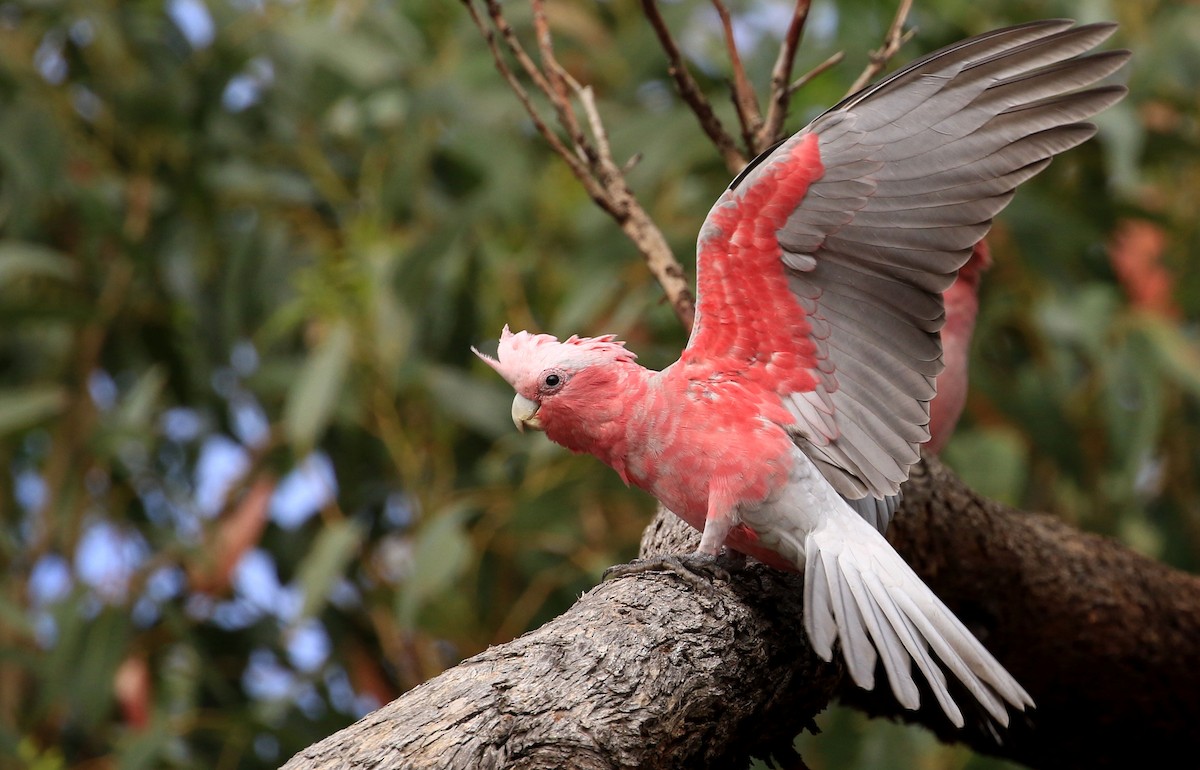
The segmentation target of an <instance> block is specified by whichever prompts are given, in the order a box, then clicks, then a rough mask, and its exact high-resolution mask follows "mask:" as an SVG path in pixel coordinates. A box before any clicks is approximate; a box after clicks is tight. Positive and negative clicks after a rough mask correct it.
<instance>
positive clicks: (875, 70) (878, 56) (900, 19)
mask: <svg viewBox="0 0 1200 770" xmlns="http://www.w3.org/2000/svg"><path fill="white" fill-rule="evenodd" d="M911 10H912V0H900V7H899V8H897V9H896V16H895V17H894V18H893V19H892V25H891V26H890V27H888V31H887V34H885V35H884V36H883V45H881V46H880V47H879V48H877V49H875V50H874V51H872V52H871V54H870V56H869V58H868V61H867V66H866V67H865V68H864V69H863V71H862V72H861V73H859V76H858V78H857V79H856V80H855V81H854V84H853V85H851V86H850V88H849V90H847V91H846V96H849V95H850V94H853V93H855V92H857V91H861V90H862V89H863V88H865V87H866V86H867V84H868V83H870V82H871V81H872V80H874V79H875V76H876V75H878V74H879V73H880V72H883V68H884V67H886V66H887V63H888V61H889V60H891V58H892V57H893V56H895V55H896V52H897V51H899V50H900V48H901V47H902V46H903V45H904V44H905V43H907V42H908V41H909V40H910V39H911V38H912V36H913V33H914V31H915V30H911V29H910V30H909V31H907V32H905V31H904V23H905V22H906V21H908V12H909V11H911Z"/></svg>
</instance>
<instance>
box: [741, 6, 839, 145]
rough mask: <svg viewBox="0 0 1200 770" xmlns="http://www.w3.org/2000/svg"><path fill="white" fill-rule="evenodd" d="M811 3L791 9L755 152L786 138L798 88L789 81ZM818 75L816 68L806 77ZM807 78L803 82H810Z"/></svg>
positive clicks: (772, 71) (773, 71) (773, 69)
mask: <svg viewBox="0 0 1200 770" xmlns="http://www.w3.org/2000/svg"><path fill="white" fill-rule="evenodd" d="M811 6H812V0H796V6H795V7H794V8H793V9H792V20H791V22H790V23H789V24H788V28H787V32H786V33H785V34H784V36H783V42H782V43H781V44H780V46H779V56H778V57H777V58H776V59H775V66H774V67H773V68H772V69H771V96H770V100H769V102H768V104H767V118H766V120H765V121H764V122H763V124H762V127H761V128H760V129H759V131H758V135H757V137H755V147H754V152H756V153H757V152H762V151H763V150H764V149H766V148H767V147H770V146H771V145H773V144H775V143H776V142H777V141H779V140H780V139H782V138H783V136H782V134H783V121H784V119H785V118H787V113H788V105H789V103H790V101H791V97H792V94H794V93H795V92H796V90H797V89H798V88H799V86H797V85H796V84H795V83H793V84H791V85H789V84H788V80H789V79H790V78H791V76H792V66H793V65H794V64H795V62H796V52H797V51H798V50H799V48H800V38H801V37H802V36H803V35H804V25H805V23H806V22H807V21H808V11H809V8H810V7H811ZM827 61H828V60H827ZM835 63H836V62H835ZM829 66H833V65H832V64H831V65H829ZM826 69H828V67H826ZM822 71H823V70H822ZM817 74H820V73H817V72H816V71H815V70H814V71H813V72H810V73H809V75H808V76H806V77H808V80H812V78H813V77H816V75H817ZM808 80H805V81H804V82H805V83H807V82H808ZM797 82H799V81H797Z"/></svg>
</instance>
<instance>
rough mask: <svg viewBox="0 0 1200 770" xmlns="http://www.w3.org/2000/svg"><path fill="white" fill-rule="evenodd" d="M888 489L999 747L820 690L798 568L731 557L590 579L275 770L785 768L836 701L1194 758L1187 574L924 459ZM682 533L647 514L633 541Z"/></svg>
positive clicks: (1135, 756) (1050, 763) (1016, 741)
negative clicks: (998, 705)
mask: <svg viewBox="0 0 1200 770" xmlns="http://www.w3.org/2000/svg"><path fill="white" fill-rule="evenodd" d="M905 495H906V496H905V503H904V507H903V508H902V510H901V512H900V515H899V516H898V517H897V520H896V522H895V523H894V524H893V528H892V532H891V534H890V537H891V539H892V541H893V542H894V543H895V544H896V546H897V548H898V549H899V550H900V551H901V553H902V554H904V556H905V558H906V559H908V560H909V562H910V563H911V564H912V565H913V567H914V568H915V569H916V570H917V571H918V573H920V574H921V575H922V577H923V578H924V579H925V580H926V581H927V582H929V584H930V585H931V586H932V587H933V588H934V589H935V590H936V591H937V592H938V594H939V595H940V596H941V597H942V598H943V599H944V600H945V601H946V602H947V604H949V606H950V607H951V608H952V609H953V610H954V611H955V612H956V613H957V614H958V615H959V617H960V618H961V619H962V620H963V621H964V622H965V623H966V624H967V625H968V626H969V627H970V628H971V629H972V630H973V631H974V632H975V633H976V634H977V635H978V636H979V637H980V639H981V640H983V641H984V643H985V644H986V645H987V646H988V647H989V649H991V650H992V651H993V653H995V654H996V656H997V657H998V658H999V659H1000V660H1001V662H1003V663H1004V665H1005V666H1006V667H1007V668H1008V669H1009V671H1011V672H1012V673H1013V674H1014V676H1016V677H1017V679H1018V680H1020V681H1021V683H1022V684H1023V685H1024V686H1025V687H1026V688H1027V689H1028V690H1029V691H1030V693H1031V694H1032V695H1033V697H1034V699H1035V700H1036V701H1037V703H1038V708H1037V709H1036V710H1034V711H1033V712H1031V713H1030V714H1028V715H1027V717H1025V718H1020V717H1019V718H1018V719H1017V720H1016V722H1015V724H1014V725H1013V727H1012V728H1011V729H1010V730H1008V731H1006V732H1005V733H1004V734H1003V736H1002V737H1003V744H1002V745H999V746H998V745H996V744H995V741H994V739H993V738H992V736H991V735H990V733H989V732H988V731H987V730H986V729H984V728H983V727H982V722H981V721H971V719H970V716H968V720H969V721H968V726H967V728H966V729H964V730H962V731H955V730H953V728H951V727H950V725H948V724H947V723H946V722H945V718H944V716H943V715H942V713H941V711H940V710H939V709H938V708H937V707H936V705H932V706H929V707H926V708H923V709H921V710H920V711H917V712H907V711H904V710H903V709H901V707H900V706H899V705H898V704H897V703H895V702H894V701H893V700H892V698H891V697H890V695H889V693H888V691H887V688H886V687H884V686H880V687H878V688H877V689H876V690H875V691H873V692H870V693H865V692H863V691H860V690H857V689H856V688H854V687H853V686H852V685H850V684H849V682H848V680H841V681H840V684H839V680H840V670H841V667H840V665H839V664H837V663H836V662H835V663H834V664H826V663H824V662H823V661H821V660H819V659H817V658H816V656H815V655H814V654H813V653H812V651H811V649H810V648H809V647H808V644H807V640H806V638H805V635H804V632H803V629H802V625H801V610H800V597H801V595H802V581H801V579H800V577H799V576H798V575H793V574H785V573H781V572H777V571H775V570H771V569H768V568H766V567H762V566H761V565H752V566H750V567H748V568H746V569H745V570H743V571H741V572H738V573H736V574H735V575H734V577H733V580H732V581H731V582H730V583H724V582H718V583H715V584H714V586H713V589H712V590H711V591H708V592H702V593H697V592H695V591H693V590H692V589H691V588H690V587H689V586H687V585H685V584H683V583H682V582H681V581H680V580H678V579H677V578H675V577H674V576H671V575H665V574H644V575H639V576H634V577H629V578H623V579H620V580H616V581H612V582H608V583H603V584H601V585H599V586H597V587H596V588H595V589H593V590H592V591H590V592H588V593H587V594H585V595H584V596H583V597H582V598H581V599H580V600H579V602H578V603H577V604H576V605H575V606H574V607H572V608H571V609H570V610H568V611H567V612H566V613H565V614H563V615H562V616H560V617H559V618H557V619H555V620H554V621H551V622H550V623H548V624H546V625H545V626H543V627H542V628H540V629H538V630H537V631H534V632H531V633H529V634H527V635H525V636H523V637H521V638H519V639H516V640H514V641H512V642H509V643H507V644H503V645H498V646H496V647H493V648H491V649H489V650H487V651H485V652H483V653H481V654H479V655H476V656H475V657H473V658H470V659H468V660H466V661H464V662H463V663H461V664H460V665H458V666H456V667H455V668H453V669H450V670H449V671H447V672H445V673H443V674H442V675H441V676H439V677H437V678H435V679H433V680H431V681H429V682H426V683H425V684H424V685H421V686H420V687H418V688H416V689H414V690H412V691H410V692H409V693H407V694H405V695H404V696H402V697H401V698H399V699H397V700H396V701H394V702H392V703H391V704H389V705H387V706H385V707H384V708H382V709H380V710H378V711H376V712H374V713H372V714H370V715H368V716H367V717H365V718H364V719H362V720H360V721H359V722H358V723H356V724H354V725H352V726H350V727H348V728H346V729H345V730H342V731H341V732H338V733H336V734H335V735H332V736H330V737H329V738H327V739H325V740H323V741H321V742H320V743H317V744H315V745H313V746H311V747H309V748H308V749H306V750H305V751H303V752H301V753H300V754H298V755H297V756H296V757H294V758H293V759H292V760H291V761H290V762H289V763H288V764H287V765H286V766H285V767H286V768H287V769H288V770H312V769H313V768H334V767H337V768H355V767H362V768H366V767H371V768H400V767H403V768H423V767H430V768H433V767H436V768H501V767H503V768H559V767H578V768H632V767H646V766H653V767H657V768H676V767H678V768H702V767H713V768H724V767H736V766H739V763H743V762H745V760H746V757H747V756H749V755H751V754H753V755H756V756H764V755H767V754H775V755H777V756H781V757H787V756H788V754H789V751H790V749H789V748H788V747H790V745H791V739H792V736H793V735H794V734H796V733H797V732H799V731H800V730H801V729H803V728H804V727H805V726H806V725H809V724H810V722H811V719H812V717H813V716H814V715H815V714H816V713H818V712H819V711H820V710H821V709H822V708H824V706H825V705H826V703H827V702H828V700H829V699H830V697H832V695H833V694H834V693H835V692H836V693H840V696H841V697H842V698H843V700H844V701H846V702H848V703H850V704H852V705H854V706H856V707H858V708H862V709H864V710H866V711H868V712H869V713H874V714H880V715H888V716H897V717H900V718H903V719H906V720H908V721H913V722H920V723H922V724H925V725H927V726H929V727H930V728H931V729H933V730H935V731H936V732H937V733H938V734H939V735H940V736H942V737H943V738H944V739H946V740H957V741H962V742H965V743H968V744H970V745H971V746H973V747H974V748H976V749H977V750H980V751H984V752H987V753H992V754H996V755H998V756H1004V757H1008V758H1011V759H1015V760H1017V761H1020V762H1024V763H1026V764H1028V765H1030V766H1033V767H1046V768H1074V767H1081V768H1082V767H1087V768H1104V767H1127V766H1158V763H1157V762H1156V758H1157V757H1158V756H1159V755H1161V756H1163V757H1166V756H1183V757H1189V756H1191V757H1194V756H1196V755H1197V753H1198V752H1200V731H1198V730H1196V729H1195V725H1196V724H1200V579H1197V578H1196V577H1195V576H1192V575H1187V574H1183V573H1180V572H1177V571H1173V570H1171V569H1169V568H1167V567H1164V566H1162V565H1160V564H1157V563H1155V562H1153V561H1151V560H1149V559H1147V558H1145V557H1143V556H1141V555H1139V554H1136V553H1134V552H1132V551H1130V550H1129V549H1127V548H1124V547H1123V546H1121V545H1119V544H1117V543H1115V542H1113V541H1111V540H1107V539H1105V538H1101V537H1097V536H1094V535H1088V534H1083V533H1079V532H1076V531H1074V530H1072V529H1070V528H1069V527H1067V526H1065V525H1063V524H1062V523H1061V522H1058V521H1056V520H1054V519H1053V518H1051V517H1047V516H1043V515H1034V514H1027V513H1021V512H1018V511H1012V510H1008V509H1005V508H1003V507H1002V506H999V505H997V504H995V503H991V502H988V501H985V500H981V499H980V498H978V497H977V496H976V495H974V493H972V492H971V491H970V490H968V489H967V488H965V487H964V486H963V485H962V483H961V482H960V481H958V479H957V478H956V477H955V476H954V475H953V474H952V473H950V472H949V471H948V470H946V469H945V468H943V467H942V466H941V465H940V464H938V463H937V462H936V461H930V462H929V464H928V465H924V466H919V467H918V468H917V469H916V473H915V474H914V476H913V478H912V480H911V481H910V482H909V484H908V486H906V488H905ZM695 542H696V535H695V533H694V532H693V531H692V530H690V529H688V528H687V527H685V526H684V525H682V523H681V522H679V521H678V520H677V519H675V517H673V516H671V515H669V514H660V515H659V517H658V518H657V519H656V520H655V522H654V523H653V524H652V525H651V526H650V527H649V528H648V529H647V532H646V535H645V538H644V539H643V550H644V552H646V553H661V552H679V551H685V550H688V549H690V548H692V547H694V545H695ZM879 681H880V682H881V684H882V682H883V677H882V673H881V674H880V676H879ZM958 700H959V703H960V704H963V705H964V706H968V708H965V709H964V711H965V712H966V713H968V714H970V708H969V704H970V702H971V701H970V699H969V697H968V696H966V695H965V694H963V695H961V696H960V697H959V698H958ZM931 701H932V699H931V698H930V697H925V698H924V699H923V702H925V703H927V704H928V703H930V702H931Z"/></svg>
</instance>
